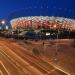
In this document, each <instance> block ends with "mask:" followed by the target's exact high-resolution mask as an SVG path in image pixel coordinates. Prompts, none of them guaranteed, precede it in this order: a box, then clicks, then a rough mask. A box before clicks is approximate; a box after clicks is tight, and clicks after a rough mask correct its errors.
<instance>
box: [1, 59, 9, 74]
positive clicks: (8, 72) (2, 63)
mask: <svg viewBox="0 0 75 75" xmlns="http://www.w3.org/2000/svg"><path fill="white" fill-rule="evenodd" d="M0 64H1V65H2V66H3V68H4V69H5V71H6V72H7V74H8V75H10V73H9V72H8V70H7V69H6V67H5V65H4V64H3V62H2V61H1V60H0Z"/></svg>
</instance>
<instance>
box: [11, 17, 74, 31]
mask: <svg viewBox="0 0 75 75" xmlns="http://www.w3.org/2000/svg"><path fill="white" fill-rule="evenodd" d="M10 23H11V26H12V28H13V29H16V28H17V27H19V28H20V27H22V28H26V27H27V28H30V27H32V28H34V29H36V28H39V27H44V28H52V29H53V28H54V29H61V28H66V29H71V30H75V20H74V19H68V18H63V17H54V16H51V17H49V16H28V17H19V18H14V19H12V20H11V21H10Z"/></svg>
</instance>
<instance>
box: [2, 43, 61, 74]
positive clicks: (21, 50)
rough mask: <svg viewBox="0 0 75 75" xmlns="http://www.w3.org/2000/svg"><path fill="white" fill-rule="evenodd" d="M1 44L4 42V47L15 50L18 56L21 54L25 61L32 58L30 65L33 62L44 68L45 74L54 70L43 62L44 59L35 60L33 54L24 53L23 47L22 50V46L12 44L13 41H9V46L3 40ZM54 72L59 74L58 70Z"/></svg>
mask: <svg viewBox="0 0 75 75" xmlns="http://www.w3.org/2000/svg"><path fill="white" fill-rule="evenodd" d="M3 44H4V47H5V48H7V47H8V48H9V49H10V50H12V51H13V52H15V53H16V54H18V55H19V56H21V57H22V58H23V59H25V60H26V59H27V61H29V62H31V61H32V60H33V62H31V65H33V66H34V64H35V65H37V66H39V67H40V68H42V69H44V70H45V71H46V72H47V74H48V73H51V71H52V72H53V71H55V68H54V67H52V66H50V65H48V64H47V63H46V64H45V62H44V61H41V60H39V59H37V60H35V59H36V58H35V59H33V56H30V55H29V54H26V52H24V51H25V49H24V50H23V48H21V47H20V46H19V45H18V46H16V45H13V43H10V46H9V44H8V43H6V42H3ZM12 46H13V47H12ZM29 56H30V57H29ZM34 62H35V63H34ZM56 72H57V73H58V75H60V73H59V72H58V71H56Z"/></svg>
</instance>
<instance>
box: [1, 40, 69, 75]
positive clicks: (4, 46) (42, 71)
mask: <svg viewBox="0 0 75 75" xmlns="http://www.w3.org/2000/svg"><path fill="white" fill-rule="evenodd" d="M0 75H70V74H69V73H67V72H65V71H63V70H61V69H59V68H57V67H55V66H54V65H53V64H52V63H50V62H48V61H46V60H43V58H41V57H39V56H35V55H34V54H32V52H31V51H29V50H27V49H26V48H25V47H23V46H22V45H20V44H18V42H15V41H10V40H7V39H0Z"/></svg>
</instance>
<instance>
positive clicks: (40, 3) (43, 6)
mask: <svg viewBox="0 0 75 75" xmlns="http://www.w3.org/2000/svg"><path fill="white" fill-rule="evenodd" d="M21 9H24V10H25V12H24V13H23V12H22V13H23V14H25V16H31V15H44V16H45V15H48V16H53V15H54V16H63V17H69V18H74V19H75V0H0V18H7V17H8V16H9V15H10V14H11V13H12V12H15V11H18V10H21ZM26 10H27V11H26ZM17 13H18V12H17ZM22 13H20V14H22ZM12 16H13V15H12ZM15 16H16V15H15ZM18 16H19V14H18Z"/></svg>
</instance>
